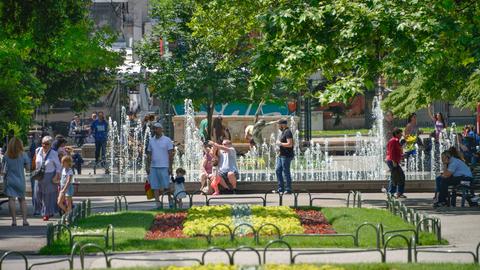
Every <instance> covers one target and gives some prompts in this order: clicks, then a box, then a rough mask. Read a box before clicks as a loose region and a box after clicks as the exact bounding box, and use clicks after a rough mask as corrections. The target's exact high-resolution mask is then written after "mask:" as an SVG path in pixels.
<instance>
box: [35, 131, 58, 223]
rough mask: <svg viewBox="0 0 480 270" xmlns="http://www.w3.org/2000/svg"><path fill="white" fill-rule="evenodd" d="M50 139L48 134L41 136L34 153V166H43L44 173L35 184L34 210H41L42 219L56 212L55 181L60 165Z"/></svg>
mask: <svg viewBox="0 0 480 270" xmlns="http://www.w3.org/2000/svg"><path fill="white" fill-rule="evenodd" d="M52 141H53V138H52V137H50V136H45V137H43V139H42V147H39V148H38V149H37V150H36V154H35V168H36V169H40V168H41V167H42V166H45V174H44V175H43V177H42V179H41V180H38V181H36V185H35V193H36V194H35V197H36V199H37V202H36V204H35V206H36V208H37V209H35V212H41V215H42V216H43V220H44V221H48V220H49V218H50V217H53V215H54V214H55V213H56V212H58V208H57V197H58V185H57V184H56V183H57V182H58V181H57V180H59V179H60V173H61V171H62V166H60V160H59V159H58V153H57V152H56V151H55V150H53V149H52V147H51V146H52Z"/></svg>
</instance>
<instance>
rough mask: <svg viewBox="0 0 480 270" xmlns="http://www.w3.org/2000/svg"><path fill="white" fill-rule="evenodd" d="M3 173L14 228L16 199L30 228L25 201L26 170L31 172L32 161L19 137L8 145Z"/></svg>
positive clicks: (25, 222)
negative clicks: (24, 150)
mask: <svg viewBox="0 0 480 270" xmlns="http://www.w3.org/2000/svg"><path fill="white" fill-rule="evenodd" d="M1 165H2V166H1V167H0V168H4V171H3V169H2V171H3V172H2V173H3V174H4V185H5V187H4V193H5V195H7V196H8V209H9V210H10V216H11V217H12V226H17V216H16V211H15V210H16V208H15V198H17V199H18V202H19V204H20V209H21V210H22V218H23V226H28V225H29V224H28V221H27V203H26V201H25V170H30V159H29V158H28V156H27V154H26V153H24V152H23V144H22V141H20V140H19V139H18V138H17V137H12V138H11V139H10V141H9V143H8V147H7V152H6V155H5V156H4V157H3V161H2V164H1Z"/></svg>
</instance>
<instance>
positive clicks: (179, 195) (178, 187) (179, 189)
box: [173, 168, 187, 208]
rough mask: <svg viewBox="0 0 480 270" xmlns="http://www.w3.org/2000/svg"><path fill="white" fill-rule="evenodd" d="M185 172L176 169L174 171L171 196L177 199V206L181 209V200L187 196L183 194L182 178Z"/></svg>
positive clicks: (181, 169) (183, 178) (183, 180)
mask: <svg viewBox="0 0 480 270" xmlns="http://www.w3.org/2000/svg"><path fill="white" fill-rule="evenodd" d="M186 173H187V172H186V171H185V170H184V169H183V168H178V169H177V170H176V171H175V174H176V175H175V179H173V183H174V184H175V192H174V193H173V196H175V198H176V199H177V206H178V207H179V208H182V206H183V204H182V199H183V198H185V197H186V196H187V194H185V192H183V191H185V186H184V185H183V183H185V177H183V176H184V175H185V174H186Z"/></svg>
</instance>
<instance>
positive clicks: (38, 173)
mask: <svg viewBox="0 0 480 270" xmlns="http://www.w3.org/2000/svg"><path fill="white" fill-rule="evenodd" d="M40 151H42V149H41V148H40ZM50 151H51V150H48V152H47V155H46V156H45V157H44V158H43V160H42V166H40V168H38V169H36V170H35V171H34V172H33V174H32V179H33V180H36V181H42V180H43V176H44V175H45V163H46V162H47V159H48V155H49V154H50ZM38 152H39V151H38Z"/></svg>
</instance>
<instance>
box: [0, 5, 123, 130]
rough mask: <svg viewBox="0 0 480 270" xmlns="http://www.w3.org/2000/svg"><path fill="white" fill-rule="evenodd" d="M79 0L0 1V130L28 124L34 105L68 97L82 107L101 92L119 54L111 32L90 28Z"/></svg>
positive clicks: (94, 99)
mask: <svg viewBox="0 0 480 270" xmlns="http://www.w3.org/2000/svg"><path fill="white" fill-rule="evenodd" d="M89 7H90V3H89V2H88V1H82V0H65V1H56V0H42V1H40V0H28V1H15V0H6V1H2V2H0V95H1V96H2V98H1V99H0V100H1V102H0V135H2V134H4V133H5V132H6V129H8V128H9V127H11V126H12V125H14V126H15V125H16V126H17V127H19V128H21V129H22V130H23V131H26V130H27V127H28V125H29V124H30V121H31V118H32V114H33V111H34V108H35V106H37V105H39V104H40V103H41V102H44V103H48V104H50V105H54V104H56V103H57V102H59V101H71V102H72V104H73V108H72V109H74V110H75V111H81V110H83V109H85V108H86V107H87V106H88V105H89V104H91V103H92V102H94V101H96V100H97V99H98V97H99V96H100V95H102V94H104V93H105V91H106V89H107V88H108V86H109V85H110V82H111V81H112V79H113V78H114V77H113V73H114V71H115V67H116V66H117V65H119V64H120V63H121V61H122V60H121V59H122V58H121V56H120V55H119V54H118V53H115V52H112V51H110V50H109V49H108V47H109V46H110V44H111V43H112V42H113V41H114V39H115V36H114V35H113V34H112V33H110V32H109V31H108V30H107V29H95V28H94V25H93V22H92V21H91V19H90V18H89V17H88V11H89Z"/></svg>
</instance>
